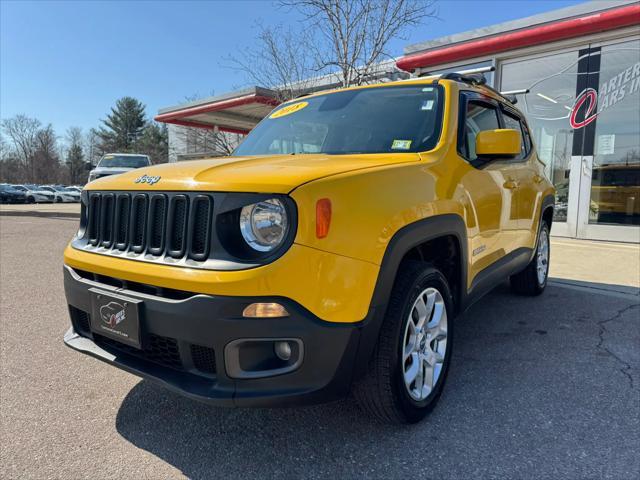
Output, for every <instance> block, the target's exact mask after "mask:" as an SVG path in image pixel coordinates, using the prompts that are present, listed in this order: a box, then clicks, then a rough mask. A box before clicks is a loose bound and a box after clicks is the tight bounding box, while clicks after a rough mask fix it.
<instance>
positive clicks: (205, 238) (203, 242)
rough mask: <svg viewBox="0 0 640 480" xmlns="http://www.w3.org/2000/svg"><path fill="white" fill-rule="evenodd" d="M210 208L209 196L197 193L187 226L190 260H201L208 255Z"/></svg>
mask: <svg viewBox="0 0 640 480" xmlns="http://www.w3.org/2000/svg"><path fill="white" fill-rule="evenodd" d="M211 210H212V208H211V199H210V198H209V197H207V196H205V195H198V196H197V197H195V198H194V199H193V204H192V208H191V216H190V219H189V228H188V231H189V234H190V236H191V238H190V241H189V252H188V256H189V258H191V259H192V260H197V261H203V260H205V259H206V258H207V256H208V255H209V239H210V236H209V233H210V231H211Z"/></svg>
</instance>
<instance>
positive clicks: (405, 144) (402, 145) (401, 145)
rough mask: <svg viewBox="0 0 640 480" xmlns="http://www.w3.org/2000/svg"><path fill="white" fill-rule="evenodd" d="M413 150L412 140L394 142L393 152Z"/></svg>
mask: <svg viewBox="0 0 640 480" xmlns="http://www.w3.org/2000/svg"><path fill="white" fill-rule="evenodd" d="M410 148H411V140H394V141H393V143H392V144H391V149H392V150H409V149H410Z"/></svg>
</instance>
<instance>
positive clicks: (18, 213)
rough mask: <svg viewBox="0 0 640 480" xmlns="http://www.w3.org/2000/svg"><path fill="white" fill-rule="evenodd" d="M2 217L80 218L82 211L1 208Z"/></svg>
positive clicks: (0, 214) (0, 215)
mask: <svg viewBox="0 0 640 480" xmlns="http://www.w3.org/2000/svg"><path fill="white" fill-rule="evenodd" d="M0 217H40V218H51V219H54V220H55V219H61V220H62V219H68V218H72V219H79V218H80V212H55V211H48V210H41V211H37V210H0Z"/></svg>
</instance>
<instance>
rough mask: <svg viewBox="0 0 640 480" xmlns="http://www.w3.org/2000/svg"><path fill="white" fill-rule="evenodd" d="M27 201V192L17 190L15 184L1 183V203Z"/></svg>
mask: <svg viewBox="0 0 640 480" xmlns="http://www.w3.org/2000/svg"><path fill="white" fill-rule="evenodd" d="M26 201H27V196H26V195H25V193H24V192H21V191H20V190H16V189H15V188H13V185H7V184H2V185H0V203H26Z"/></svg>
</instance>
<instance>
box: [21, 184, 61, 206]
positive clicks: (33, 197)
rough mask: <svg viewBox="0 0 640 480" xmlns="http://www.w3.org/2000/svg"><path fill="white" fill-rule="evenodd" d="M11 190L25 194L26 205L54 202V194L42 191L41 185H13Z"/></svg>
mask: <svg viewBox="0 0 640 480" xmlns="http://www.w3.org/2000/svg"><path fill="white" fill-rule="evenodd" d="M13 188H15V189H16V190H20V191H21V192H24V193H25V195H26V196H27V203H52V202H53V201H54V200H55V193H53V192H51V191H49V190H44V189H43V187H42V186H41V185H28V184H24V185H14V186H13Z"/></svg>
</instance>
